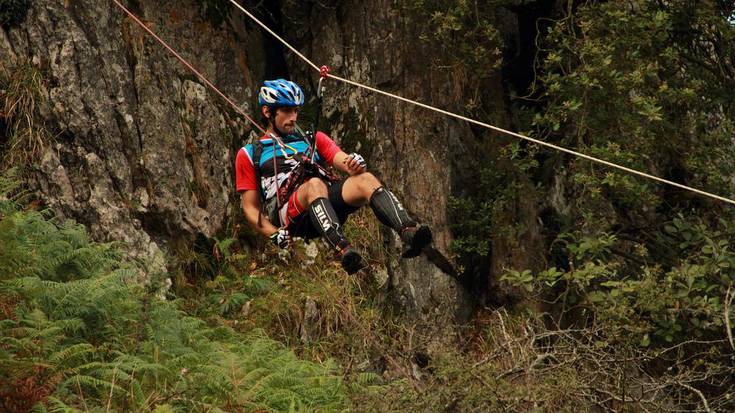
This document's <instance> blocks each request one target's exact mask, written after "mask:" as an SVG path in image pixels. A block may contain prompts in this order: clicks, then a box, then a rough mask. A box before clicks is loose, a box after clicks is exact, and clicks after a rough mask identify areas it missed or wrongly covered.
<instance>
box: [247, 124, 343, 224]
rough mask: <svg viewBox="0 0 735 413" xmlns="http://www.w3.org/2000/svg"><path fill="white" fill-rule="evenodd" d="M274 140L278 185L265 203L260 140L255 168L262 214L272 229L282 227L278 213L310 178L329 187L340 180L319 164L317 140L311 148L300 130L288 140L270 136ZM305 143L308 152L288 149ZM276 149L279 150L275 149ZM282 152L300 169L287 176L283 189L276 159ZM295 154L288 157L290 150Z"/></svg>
mask: <svg viewBox="0 0 735 413" xmlns="http://www.w3.org/2000/svg"><path fill="white" fill-rule="evenodd" d="M268 137H269V138H270V139H271V141H270V145H271V146H273V156H272V158H271V159H272V162H273V177H274V180H275V183H274V184H275V185H276V193H275V195H274V196H273V197H272V198H270V199H266V193H265V189H264V188H263V186H262V171H261V168H260V163H261V161H260V159H261V157H262V153H263V142H262V141H261V140H260V139H259V138H258V139H256V141H255V142H253V143H252V145H253V159H252V161H253V167H254V168H255V182H256V184H257V185H258V189H259V194H260V205H261V208H262V209H263V212H264V213H265V215H266V216H267V217H268V220H269V221H271V223H273V225H276V226H279V225H277V224H279V223H280V218H279V216H278V212H279V211H280V210H281V208H282V207H283V205H285V204H286V203H287V202H288V199H289V197H290V196H291V195H292V194H293V193H294V191H296V190H297V189H298V187H299V186H300V185H302V184H303V183H304V182H305V181H306V180H307V179H308V178H313V177H316V178H320V179H322V180H324V181H326V182H327V183H328V184H331V183H334V182H337V181H339V180H340V178H339V177H338V176H337V175H335V174H334V172H332V171H331V170H329V169H328V168H327V167H326V166H325V165H323V161H316V160H315V159H316V158H315V154H316V138H314V140H313V142H314V145H313V146H312V145H311V143H310V142H309V139H308V138H307V137H306V136H305V135H304V133H303V131H302V130H301V129H300V128H297V130H296V133H294V134H291V135H288V136H287V137H286V138H285V139H281V138H280V137H278V136H277V135H276V134H274V133H271V134H268ZM296 141H304V142H306V144H307V149H306V151H304V152H298V151H297V150H296V149H295V148H293V147H292V146H290V145H288V143H292V142H296ZM276 145H277V146H278V148H276ZM279 148H280V149H281V152H282V153H283V155H284V157H286V158H287V159H295V160H296V162H297V165H296V166H294V167H293V168H292V169H291V174H290V175H289V176H288V178H287V179H286V181H285V182H284V183H283V184H282V185H281V184H279V182H278V166H277V165H278V163H277V162H276V158H277V157H278V153H277V150H278V149H279ZM289 149H290V150H291V151H292V154H291V155H290V156H289V153H288V150H289Z"/></svg>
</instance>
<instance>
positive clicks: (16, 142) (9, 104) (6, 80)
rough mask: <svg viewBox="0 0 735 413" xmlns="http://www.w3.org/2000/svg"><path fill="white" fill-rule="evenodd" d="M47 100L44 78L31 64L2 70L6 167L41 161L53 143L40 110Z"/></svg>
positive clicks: (0, 110)
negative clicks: (39, 113)
mask: <svg viewBox="0 0 735 413" xmlns="http://www.w3.org/2000/svg"><path fill="white" fill-rule="evenodd" d="M44 101H45V97H44V78H43V75H42V73H41V71H40V70H39V69H38V68H37V67H35V66H34V65H32V64H31V63H30V62H21V63H18V64H17V65H15V66H14V67H6V66H2V67H0V120H2V122H3V123H4V124H5V130H4V131H0V142H3V148H2V149H3V154H2V166H3V169H8V168H9V167H13V166H24V165H27V164H28V163H29V161H32V160H33V159H37V158H38V156H39V155H40V154H41V152H42V151H43V149H44V148H45V147H46V145H47V144H48V142H49V141H50V138H51V136H50V134H49V132H48V130H47V129H46V127H45V125H44V123H43V121H41V120H39V116H38V107H39V105H41V104H43V103H44Z"/></svg>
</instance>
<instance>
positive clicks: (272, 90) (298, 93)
mask: <svg viewBox="0 0 735 413" xmlns="http://www.w3.org/2000/svg"><path fill="white" fill-rule="evenodd" d="M258 103H259V104H260V105H261V106H272V107H280V106H301V105H303V104H304V92H303V91H302V90H301V88H300V87H299V85H297V84H296V83H294V82H292V81H290V80H286V79H276V80H266V81H265V82H263V87H261V88H260V93H259V94H258Z"/></svg>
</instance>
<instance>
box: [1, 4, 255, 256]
mask: <svg viewBox="0 0 735 413" xmlns="http://www.w3.org/2000/svg"><path fill="white" fill-rule="evenodd" d="M183 3H186V4H182V2H178V1H157V2H141V3H140V4H137V5H136V4H135V3H132V4H133V5H134V6H136V7H133V11H134V12H135V13H136V14H137V15H138V16H140V17H141V18H142V19H143V20H144V21H145V23H146V24H147V25H148V26H149V27H151V28H152V29H153V30H154V31H156V32H158V33H159V34H160V35H161V37H163V38H164V39H167V40H168V41H169V42H170V43H171V45H172V46H173V47H175V48H177V49H179V50H180V51H181V53H182V55H183V56H184V57H185V58H186V59H188V60H190V61H191V62H192V64H193V65H195V66H196V67H197V68H198V69H199V70H200V71H201V72H203V73H205V74H206V75H207V76H208V77H209V78H210V79H211V80H212V81H213V82H214V83H215V84H217V85H218V86H219V87H220V88H222V90H223V91H224V92H225V93H226V94H227V95H229V96H231V97H232V98H234V99H235V100H236V101H237V102H241V103H242V106H243V108H245V109H246V110H247V109H248V104H249V102H251V98H252V91H253V90H254V87H255V86H254V84H253V81H252V79H253V75H254V74H258V73H259V70H258V68H259V67H261V68H262V63H258V64H251V63H250V62H251V61H254V62H261V61H262V58H261V57H260V55H261V54H262V52H261V50H260V49H259V48H257V47H255V48H251V49H248V45H254V46H257V45H258V44H259V43H260V41H261V40H260V35H259V33H257V32H256V33H252V32H249V31H248V30H246V29H245V27H244V26H239V27H238V26H237V25H232V27H228V29H227V30H224V29H222V30H220V29H215V28H212V27H211V25H209V24H207V23H206V22H204V21H202V18H201V17H200V16H199V15H198V13H197V6H196V4H192V2H183ZM31 4H32V6H31V9H30V10H29V11H28V16H27V18H26V20H25V23H24V24H22V25H20V26H19V27H15V28H11V29H10V30H9V31H3V32H0V61H1V62H2V64H3V65H4V66H10V65H13V64H15V63H17V62H21V61H31V62H33V64H34V65H35V66H36V67H38V68H39V69H40V70H41V72H42V74H43V76H44V78H45V79H46V83H45V88H46V90H45V91H44V95H45V97H46V98H47V99H46V104H44V105H42V106H41V108H40V110H41V115H42V117H43V118H44V120H45V122H46V126H47V128H48V129H49V130H50V131H51V132H52V134H53V135H54V136H56V138H55V140H54V143H53V144H51V145H50V146H49V147H48V149H47V150H46V152H45V153H44V154H43V156H42V158H41V159H39V160H38V169H37V170H36V174H35V176H36V179H37V185H38V188H39V190H40V193H41V196H42V198H43V199H44V200H45V201H47V203H48V204H49V205H50V206H51V207H52V208H53V209H55V210H57V211H58V212H60V213H61V214H62V215H63V216H66V217H70V218H74V219H76V220H77V221H79V222H82V223H85V224H87V225H88V226H89V228H90V229H91V231H92V234H93V235H94V236H95V237H96V238H97V239H100V240H118V241H123V242H125V243H126V244H128V245H129V246H130V247H131V248H132V250H133V251H134V252H136V253H137V254H138V255H141V256H151V255H153V254H154V253H155V252H156V251H157V250H158V249H159V246H162V245H165V242H166V241H168V240H171V239H172V238H174V237H178V236H182V235H191V234H195V233H202V234H204V235H207V236H211V235H213V234H214V233H215V232H216V231H217V230H219V229H220V228H221V227H222V225H223V223H224V222H225V220H226V218H227V216H228V215H231V211H232V209H233V207H234V206H233V205H232V203H231V202H230V200H231V195H232V188H233V184H232V179H231V175H232V174H231V171H230V170H231V165H232V159H233V157H232V156H233V153H232V152H233V151H232V149H231V147H232V146H233V143H234V142H235V141H236V139H234V137H233V132H232V131H243V130H244V129H245V128H246V126H245V124H244V123H243V122H242V121H241V120H235V119H234V118H233V117H232V116H231V115H230V114H231V112H232V111H231V110H230V109H228V108H225V107H224V106H223V105H222V102H221V101H220V100H218V98H215V97H214V96H213V94H211V93H209V92H208V91H207V90H206V89H205V87H204V86H203V85H202V84H201V82H200V81H199V80H198V79H196V78H195V77H194V76H193V75H192V74H191V73H190V72H189V71H188V70H187V69H185V68H184V67H183V66H182V65H181V64H180V63H179V62H178V61H177V60H175V59H174V58H173V57H172V56H171V55H170V54H169V53H168V52H167V51H166V50H164V49H163V47H161V46H160V45H159V44H158V43H156V42H155V41H154V40H153V39H152V38H151V37H149V36H147V35H144V34H143V31H142V30H141V29H140V28H139V27H137V26H136V25H135V23H134V22H132V21H131V20H130V19H128V18H127V17H124V15H123V14H122V12H121V11H120V10H119V9H117V8H116V7H114V4H113V3H111V2H102V3H89V2H69V1H66V2H65V1H34V2H31Z"/></svg>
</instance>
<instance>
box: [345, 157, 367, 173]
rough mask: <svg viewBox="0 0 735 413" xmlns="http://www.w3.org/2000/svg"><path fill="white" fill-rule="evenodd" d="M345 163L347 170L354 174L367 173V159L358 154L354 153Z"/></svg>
mask: <svg viewBox="0 0 735 413" xmlns="http://www.w3.org/2000/svg"><path fill="white" fill-rule="evenodd" d="M344 163H345V166H347V169H349V170H350V172H351V173H353V174H358V173H363V172H365V169H367V162H365V158H363V157H362V155H360V154H359V153H356V152H352V153H351V154H350V155H349V156H348V157H347V158H345V160H344Z"/></svg>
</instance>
